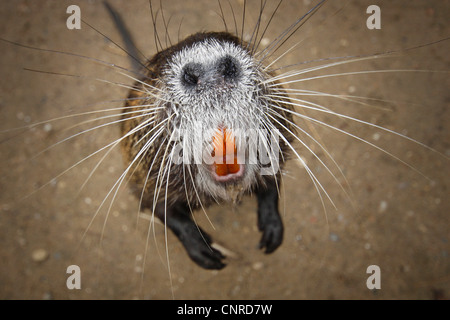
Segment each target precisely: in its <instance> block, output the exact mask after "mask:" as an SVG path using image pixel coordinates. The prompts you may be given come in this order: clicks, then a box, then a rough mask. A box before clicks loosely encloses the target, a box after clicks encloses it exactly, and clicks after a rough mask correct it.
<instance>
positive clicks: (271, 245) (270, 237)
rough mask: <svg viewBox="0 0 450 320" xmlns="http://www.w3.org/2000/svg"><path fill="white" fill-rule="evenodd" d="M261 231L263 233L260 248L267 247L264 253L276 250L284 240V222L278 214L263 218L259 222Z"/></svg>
mask: <svg viewBox="0 0 450 320" xmlns="http://www.w3.org/2000/svg"><path fill="white" fill-rule="evenodd" d="M258 228H259V231H262V233H263V235H262V238H261V241H260V242H259V249H263V248H265V251H264V253H266V254H267V253H272V252H274V251H275V250H276V249H277V248H278V247H279V246H280V245H281V243H282V242H283V233H284V228H283V222H282V221H281V218H280V216H279V215H278V214H272V215H270V218H269V217H268V216H266V219H261V220H260V221H259V223H258Z"/></svg>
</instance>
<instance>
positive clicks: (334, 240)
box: [330, 233, 339, 242]
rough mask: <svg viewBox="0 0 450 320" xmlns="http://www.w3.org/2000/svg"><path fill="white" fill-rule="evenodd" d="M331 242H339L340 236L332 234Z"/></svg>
mask: <svg viewBox="0 0 450 320" xmlns="http://www.w3.org/2000/svg"><path fill="white" fill-rule="evenodd" d="M330 240H331V241H333V242H336V241H338V240H339V236H338V235H337V234H336V233H330Z"/></svg>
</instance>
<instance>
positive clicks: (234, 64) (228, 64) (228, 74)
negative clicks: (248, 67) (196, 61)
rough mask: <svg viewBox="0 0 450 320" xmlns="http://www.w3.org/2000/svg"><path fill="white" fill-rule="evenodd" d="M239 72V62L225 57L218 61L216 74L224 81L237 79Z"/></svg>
mask: <svg viewBox="0 0 450 320" xmlns="http://www.w3.org/2000/svg"><path fill="white" fill-rule="evenodd" d="M240 72H241V70H240V67H239V62H238V61H237V60H236V59H235V58H233V57H231V56H225V57H223V58H222V59H220V60H219V63H218V73H219V75H221V76H222V77H223V78H225V80H226V81H232V80H236V79H237V78H238V77H239V75H240Z"/></svg>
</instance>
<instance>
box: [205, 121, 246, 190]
mask: <svg viewBox="0 0 450 320" xmlns="http://www.w3.org/2000/svg"><path fill="white" fill-rule="evenodd" d="M213 147H214V149H213V151H212V153H211V156H213V157H214V158H216V159H218V158H217V157H221V159H220V160H222V161H218V162H217V161H216V162H214V164H213V169H214V173H215V175H214V176H215V178H216V180H217V181H220V182H226V181H229V180H232V179H236V178H238V177H240V176H242V173H243V166H242V165H240V164H238V163H237V147H236V144H235V138H234V135H233V133H232V132H231V130H228V129H226V128H219V129H218V130H217V131H216V133H215V135H214V136H213Z"/></svg>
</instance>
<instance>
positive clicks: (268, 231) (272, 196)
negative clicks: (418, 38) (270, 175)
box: [256, 179, 284, 253]
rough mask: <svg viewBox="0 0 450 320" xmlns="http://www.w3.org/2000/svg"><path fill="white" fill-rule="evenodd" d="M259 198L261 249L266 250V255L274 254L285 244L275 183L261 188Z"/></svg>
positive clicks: (257, 192)
mask: <svg viewBox="0 0 450 320" xmlns="http://www.w3.org/2000/svg"><path fill="white" fill-rule="evenodd" d="M256 194H257V196H258V229H259V231H262V232H263V235H262V238H261V241H260V243H259V248H260V249H262V248H266V250H265V251H264V253H272V252H274V251H275V250H276V249H277V248H278V247H279V246H280V245H281V243H282V242H283V232H284V228H283V222H282V221H281V217H280V214H279V212H278V197H279V196H278V188H277V184H276V182H275V179H274V180H273V182H269V183H268V184H267V185H266V186H265V187H264V186H261V187H260V188H259V189H258V190H257V191H256Z"/></svg>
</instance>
